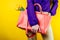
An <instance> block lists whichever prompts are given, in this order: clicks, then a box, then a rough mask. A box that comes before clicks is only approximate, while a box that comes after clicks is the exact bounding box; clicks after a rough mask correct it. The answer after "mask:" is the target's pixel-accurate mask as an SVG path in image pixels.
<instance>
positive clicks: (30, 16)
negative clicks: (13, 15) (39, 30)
mask: <svg viewBox="0 0 60 40" xmlns="http://www.w3.org/2000/svg"><path fill="white" fill-rule="evenodd" d="M33 1H34V0H27V13H28V21H29V24H30V25H31V26H33V25H36V24H38V20H37V17H36V14H35V12H34V2H33Z"/></svg>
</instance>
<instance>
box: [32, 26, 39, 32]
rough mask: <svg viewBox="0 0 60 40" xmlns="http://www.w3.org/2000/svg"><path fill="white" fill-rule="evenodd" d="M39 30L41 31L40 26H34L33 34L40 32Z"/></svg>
mask: <svg viewBox="0 0 60 40" xmlns="http://www.w3.org/2000/svg"><path fill="white" fill-rule="evenodd" d="M38 29H39V25H34V26H32V32H33V33H36V32H37V31H38Z"/></svg>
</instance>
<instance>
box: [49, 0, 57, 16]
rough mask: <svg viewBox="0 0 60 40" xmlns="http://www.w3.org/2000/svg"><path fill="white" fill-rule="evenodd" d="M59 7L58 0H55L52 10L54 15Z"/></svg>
mask: <svg viewBox="0 0 60 40" xmlns="http://www.w3.org/2000/svg"><path fill="white" fill-rule="evenodd" d="M57 7H58V0H53V6H52V8H51V11H50V13H51V15H52V16H54V15H55V14H56V9H57Z"/></svg>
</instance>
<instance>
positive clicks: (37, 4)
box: [34, 3, 42, 13]
mask: <svg viewBox="0 0 60 40" xmlns="http://www.w3.org/2000/svg"><path fill="white" fill-rule="evenodd" d="M34 6H39V9H40V12H41V13H42V7H41V5H40V4H39V3H35V4H34Z"/></svg>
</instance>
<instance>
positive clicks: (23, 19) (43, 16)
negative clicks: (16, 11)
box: [17, 3, 51, 37]
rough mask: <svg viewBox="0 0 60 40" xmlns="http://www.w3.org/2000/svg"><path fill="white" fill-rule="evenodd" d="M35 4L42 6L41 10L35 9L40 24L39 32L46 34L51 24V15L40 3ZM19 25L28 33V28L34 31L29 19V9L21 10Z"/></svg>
mask: <svg viewBox="0 0 60 40" xmlns="http://www.w3.org/2000/svg"><path fill="white" fill-rule="evenodd" d="M34 6H39V8H40V12H38V11H35V14H36V17H37V19H38V25H39V26H40V27H39V30H38V32H39V33H42V34H46V32H47V29H48V27H49V24H50V20H51V16H50V15H49V13H48V12H43V11H42V7H41V5H40V4H38V3H35V4H34ZM17 27H19V28H22V29H25V30H26V34H27V33H28V30H30V31H32V27H31V26H30V24H29V21H28V16H27V9H26V10H25V11H21V14H20V15H19V19H18V24H17ZM30 37H32V36H30Z"/></svg>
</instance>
